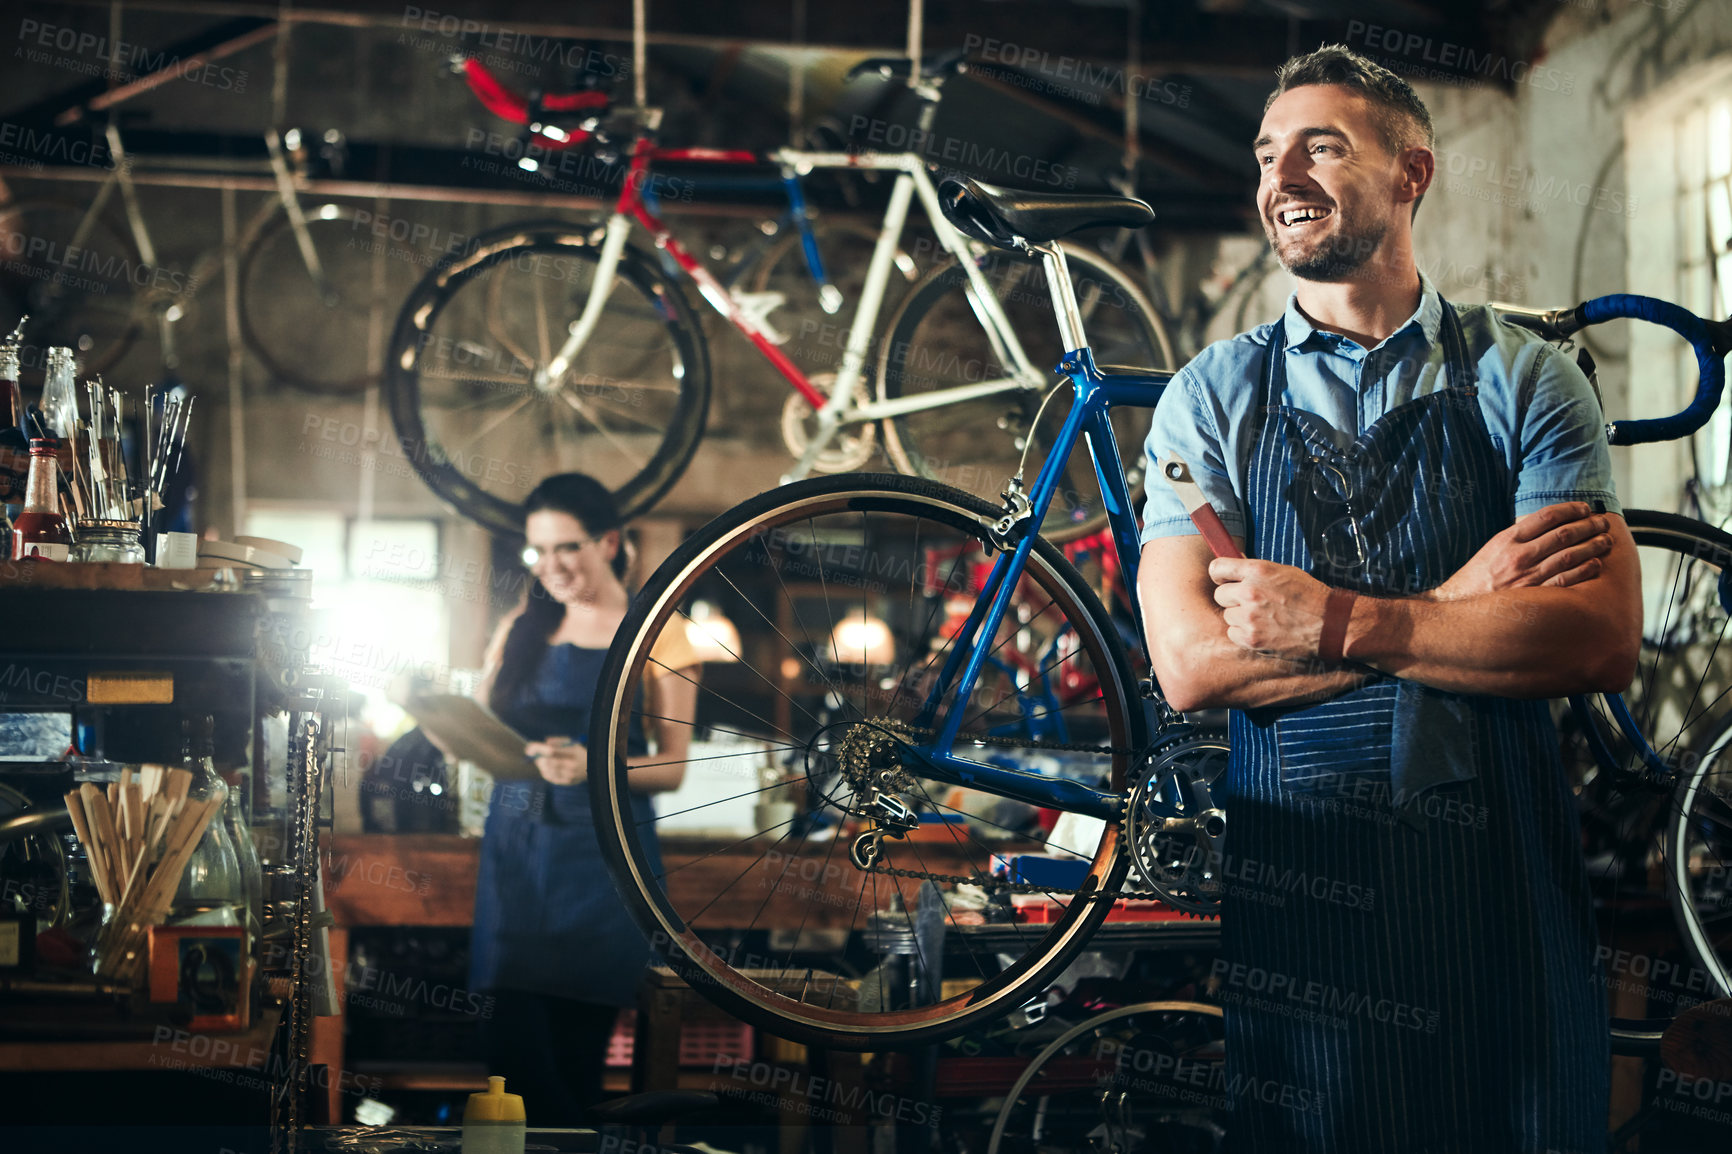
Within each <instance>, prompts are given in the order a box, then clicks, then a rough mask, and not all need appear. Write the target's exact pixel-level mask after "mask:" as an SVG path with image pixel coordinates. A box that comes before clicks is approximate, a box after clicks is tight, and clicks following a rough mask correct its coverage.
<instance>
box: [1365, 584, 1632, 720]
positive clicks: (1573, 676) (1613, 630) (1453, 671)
mask: <svg viewBox="0 0 1732 1154" xmlns="http://www.w3.org/2000/svg"><path fill="white" fill-rule="evenodd" d="M1590 590H1592V591H1590ZM1596 592H1597V593H1599V594H1601V596H1600V597H1596V596H1595V593H1596ZM1606 592H1607V590H1605V589H1604V588H1598V589H1595V587H1594V586H1586V585H1584V586H1581V587H1578V588H1576V589H1561V590H1560V589H1505V590H1500V591H1497V592H1493V593H1485V594H1481V595H1479V596H1475V597H1467V598H1462V599H1460V600H1454V601H1448V600H1444V601H1439V600H1431V599H1428V598H1424V597H1403V598H1374V597H1362V598H1360V599H1359V600H1358V601H1357V602H1355V604H1354V607H1353V615H1352V618H1351V619H1350V621H1349V624H1348V627H1347V637H1346V642H1345V645H1344V647H1343V652H1344V654H1345V655H1346V656H1347V658H1348V659H1349V660H1351V661H1355V662H1358V663H1361V664H1363V665H1367V666H1370V667H1371V668H1373V669H1377V670H1380V671H1382V672H1385V673H1390V674H1394V675H1395V676H1397V677H1403V678H1407V679H1408V680H1411V681H1418V682H1422V683H1424V684H1426V685H1430V686H1432V687H1434V688H1437V689H1444V690H1448V691H1450V692H1454V693H1484V694H1497V695H1499V696H1504V697H1530V698H1531V697H1558V696H1564V695H1567V694H1571V693H1580V692H1595V691H1601V692H1603V691H1617V690H1622V689H1623V688H1624V687H1625V686H1627V685H1628V684H1629V681H1630V677H1631V675H1632V673H1631V670H1632V667H1633V665H1634V662H1635V659H1636V649H1637V646H1638V645H1639V627H1638V629H1630V628H1628V627H1627V624H1626V620H1625V618H1624V617H1622V616H1620V614H1619V613H1618V612H1617V611H1616V606H1613V605H1608V604H1606V603H1605V600H1604V597H1603V595H1604V594H1605V593H1606ZM1635 619H1636V621H1638V622H1639V621H1640V617H1639V614H1638V616H1637V617H1636V618H1635Z"/></svg>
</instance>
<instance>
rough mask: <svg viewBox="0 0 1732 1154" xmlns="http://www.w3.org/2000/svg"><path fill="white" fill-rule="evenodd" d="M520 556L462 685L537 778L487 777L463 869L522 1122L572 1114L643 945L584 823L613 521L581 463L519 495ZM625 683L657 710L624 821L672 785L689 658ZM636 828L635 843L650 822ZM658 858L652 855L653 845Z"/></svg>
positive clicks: (485, 1028)
mask: <svg viewBox="0 0 1732 1154" xmlns="http://www.w3.org/2000/svg"><path fill="white" fill-rule="evenodd" d="M524 510H525V517H524V526H523V534H524V539H525V542H526V545H527V547H526V548H525V549H524V553H523V557H524V562H525V564H527V565H528V567H529V570H530V573H531V574H532V575H533V576H532V580H531V581H530V583H529V589H528V592H527V593H526V595H525V597H524V600H523V601H522V603H521V604H519V606H518V607H517V609H516V610H515V611H514V612H513V613H512V614H510V615H509V616H507V617H506V619H505V620H504V621H502V622H501V623H500V627H499V630H498V632H497V633H496V634H495V636H494V640H493V644H492V645H491V646H489V650H488V659H487V662H486V668H487V672H486V674H485V676H484V678H483V681H482V684H481V686H480V688H479V689H478V690H477V694H476V695H477V697H479V698H480V699H481V700H482V701H483V702H485V703H487V704H488V705H489V706H490V707H491V708H492V709H493V711H494V712H495V713H497V714H498V715H499V717H500V718H501V719H503V720H504V721H505V723H506V724H507V725H510V726H511V727H512V728H513V729H515V730H517V731H518V732H519V733H521V734H523V735H524V736H525V737H527V738H529V739H530V742H529V745H528V746H527V747H526V748H525V751H524V752H525V754H526V755H527V756H528V757H531V758H533V759H534V761H535V768H536V772H537V773H538V774H539V775H540V780H537V781H520V782H500V783H498V784H497V785H496V786H495V788H494V791H493V796H492V799H491V803H490V807H489V810H488V814H487V824H486V827H485V831H484V836H483V838H482V842H481V868H480V872H479V873H478V875H477V877H476V890H475V928H474V934H473V938H472V945H471V952H470V963H469V965H470V969H469V980H470V988H471V989H472V990H475V991H478V992H481V993H483V994H486V995H491V997H492V1001H491V1002H490V1003H484V1004H486V1005H489V1007H490V1011H491V1012H490V1013H486V1014H484V1017H483V1020H482V1023H481V1027H482V1044H483V1050H484V1053H485V1056H486V1061H487V1069H488V1073H490V1074H499V1075H503V1076H504V1077H505V1079H506V1083H505V1084H506V1089H507V1091H508V1092H510V1093H514V1094H522V1095H523V1099H524V1108H525V1112H526V1113H527V1114H528V1115H529V1117H530V1118H531V1120H532V1121H533V1122H534V1124H535V1125H538V1126H546V1125H573V1124H576V1123H578V1122H579V1121H580V1119H581V1117H582V1114H583V1111H584V1110H585V1109H586V1108H587V1107H588V1106H590V1105H591V1104H592V1103H594V1102H595V1101H596V1100H597V1099H598V1098H600V1097H601V1093H602V1090H601V1081H602V1072H603V1065H604V1063H605V1061H606V1057H607V1048H608V1040H609V1038H610V1037H611V1036H612V1034H613V1026H614V1019H615V1017H616V1016H617V1014H618V1012H619V1009H620V1007H622V1006H631V1005H635V1003H636V992H637V987H638V983H639V981H640V980H641V979H642V977H643V973H644V970H645V968H646V967H647V965H648V964H649V961H650V947H649V945H648V943H646V942H645V940H644V938H643V935H642V934H641V933H639V931H638V929H637V926H636V924H635V923H633V921H632V920H631V916H630V914H628V913H627V912H626V909H625V906H624V904H623V903H622V902H621V900H620V898H619V896H618V895H617V893H616V892H615V890H614V886H613V881H612V879H611V878H610V877H609V875H608V872H607V867H606V865H605V864H604V863H603V861H602V857H601V849H600V846H599V845H598V844H597V841H596V836H595V831H594V829H593V827H592V825H591V819H590V804H589V787H588V784H587V770H588V752H587V750H586V749H585V748H584V746H583V744H582V743H583V742H584V741H585V740H586V739H587V737H588V734H589V716H590V703H591V701H592V699H593V697H594V695H595V691H596V688H597V676H598V674H599V673H600V670H601V664H602V659H603V658H604V657H605V656H606V654H607V649H608V646H609V645H610V644H612V642H613V635H614V633H615V632H616V631H617V630H618V629H619V626H620V623H621V621H623V620H624V619H625V613H626V607H627V605H628V604H629V602H630V595H629V594H628V593H627V592H626V588H625V585H624V580H623V579H624V576H625V572H626V554H625V549H624V542H623V541H622V540H621V530H622V528H623V526H622V525H621V522H620V517H619V512H618V509H617V507H616V506H615V504H614V501H613V497H612V494H610V493H609V492H608V491H607V489H606V488H605V487H604V486H603V485H602V484H601V483H600V482H598V481H596V480H595V479H594V478H593V477H588V476H585V475H584V474H581V473H561V474H558V475H556V476H552V477H548V478H547V479H546V480H544V481H542V482H541V483H540V484H539V485H537V486H536V487H535V489H534V490H533V491H531V492H530V494H529V497H528V499H527V500H526V501H525V502H524ZM653 656H654V658H655V660H656V661H657V662H658V664H656V665H655V666H654V667H653V668H655V669H656V670H657V673H658V675H657V676H653V677H650V678H646V683H645V685H644V686H643V688H642V690H641V691H640V693H641V697H640V700H641V701H642V709H641V713H642V714H643V715H647V716H649V717H653V718H658V719H662V720H658V721H657V722H656V723H655V729H656V736H657V738H658V741H657V746H658V748H657V751H656V753H655V754H654V755H653V756H651V755H650V753H649V745H648V742H647V741H646V740H645V738H646V734H645V732H644V729H643V722H642V718H641V717H640V716H638V715H637V714H634V716H633V718H632V720H631V729H630V732H629V742H628V749H629V751H630V754H631V757H630V762H631V764H633V765H634V766H635V765H638V764H640V763H653V764H644V765H643V768H641V769H634V770H633V771H632V774H631V781H632V788H633V790H634V791H635V792H636V796H635V797H634V798H633V799H632V801H633V808H634V810H635V811H636V812H637V815H638V817H639V820H640V821H643V822H652V821H653V819H654V810H653V809H652V807H651V805H650V799H649V797H648V795H649V794H652V793H657V792H661V791H663V790H671V789H676V788H678V786H679V784H680V781H681V779H682V778H683V777H684V775H685V759H686V754H687V750H688V746H689V742H690V736H691V725H690V722H691V720H692V719H693V717H694V715H695V712H696V703H697V676H698V669H697V658H696V656H695V654H694V653H693V652H692V651H691V650H690V649H689V647H688V648H686V649H685V651H684V652H671V651H667V650H662V649H658V651H657V652H656V653H655V654H654V655H653ZM643 828H645V829H646V830H649V831H650V833H649V834H648V835H647V840H648V841H649V845H648V846H647V847H646V848H648V849H649V850H650V852H651V853H655V852H656V847H655V846H654V843H653V829H654V827H653V825H646V826H644V827H643ZM658 856H659V855H658Z"/></svg>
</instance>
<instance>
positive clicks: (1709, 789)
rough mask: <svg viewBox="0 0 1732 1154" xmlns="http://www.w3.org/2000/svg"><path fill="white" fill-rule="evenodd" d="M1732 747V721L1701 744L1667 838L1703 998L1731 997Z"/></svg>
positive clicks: (1675, 906) (1675, 895)
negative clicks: (1702, 984)
mask: <svg viewBox="0 0 1732 1154" xmlns="http://www.w3.org/2000/svg"><path fill="white" fill-rule="evenodd" d="M1728 747H1732V717H1729V718H1727V719H1725V720H1724V721H1722V722H1721V723H1720V726H1719V728H1718V729H1717V730H1716V731H1715V732H1714V733H1713V735H1711V736H1710V737H1709V738H1708V740H1707V741H1705V742H1704V743H1703V744H1702V747H1701V749H1700V750H1699V751H1698V759H1697V762H1696V764H1695V766H1693V767H1692V768H1691V769H1690V771H1689V772H1688V773H1686V774H1684V775H1683V776H1682V777H1681V778H1680V779H1679V781H1678V787H1677V791H1676V793H1675V794H1674V795H1673V799H1672V822H1671V826H1670V828H1669V829H1668V830H1667V834H1666V856H1665V863H1666V867H1667V870H1668V881H1669V882H1670V886H1671V898H1672V912H1673V914H1674V916H1675V917H1676V918H1677V920H1678V925H1679V928H1680V929H1681V930H1682V931H1683V933H1684V942H1685V946H1686V948H1687V949H1688V951H1689V954H1690V957H1691V959H1692V960H1693V961H1694V962H1695V963H1696V965H1697V966H1699V967H1700V968H1701V969H1700V972H1701V973H1702V974H1704V975H1705V976H1706V979H1707V982H1706V988H1705V989H1704V990H1702V991H1700V992H1701V994H1702V996H1703V997H1704V998H1711V997H1719V998H1725V997H1732V759H1729V757H1728ZM1692 992H1693V993H1694V992H1696V991H1692ZM1683 1008H1684V1007H1679V1009H1683Z"/></svg>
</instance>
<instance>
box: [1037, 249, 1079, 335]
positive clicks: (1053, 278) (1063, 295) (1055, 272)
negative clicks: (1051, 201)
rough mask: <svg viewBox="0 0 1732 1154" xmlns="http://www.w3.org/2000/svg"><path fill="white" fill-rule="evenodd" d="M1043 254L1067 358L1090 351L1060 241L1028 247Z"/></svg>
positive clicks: (1041, 260)
mask: <svg viewBox="0 0 1732 1154" xmlns="http://www.w3.org/2000/svg"><path fill="white" fill-rule="evenodd" d="M1028 248H1029V251H1031V252H1037V253H1039V254H1040V262H1041V267H1042V268H1043V269H1045V270H1046V283H1047V287H1048V288H1049V289H1050V290H1051V291H1052V311H1053V315H1054V317H1055V319H1056V320H1057V321H1058V335H1059V339H1060V340H1062V341H1063V342H1064V351H1065V353H1066V354H1067V355H1068V354H1070V353H1074V352H1076V351H1077V350H1078V349H1086V348H1088V337H1086V336H1084V335H1083V322H1082V309H1080V308H1079V307H1078V306H1077V303H1076V289H1075V287H1073V286H1072V285H1071V283H1070V265H1069V264H1067V263H1066V262H1065V259H1064V249H1063V248H1062V247H1061V246H1060V245H1059V243H1058V242H1057V241H1050V242H1048V243H1046V244H1035V245H1029V246H1028Z"/></svg>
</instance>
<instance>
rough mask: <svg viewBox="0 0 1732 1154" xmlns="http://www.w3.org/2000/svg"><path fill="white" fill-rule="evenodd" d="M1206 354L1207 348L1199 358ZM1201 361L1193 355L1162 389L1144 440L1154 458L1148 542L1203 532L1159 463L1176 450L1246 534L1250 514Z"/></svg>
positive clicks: (1147, 483) (1147, 487) (1228, 520)
mask: <svg viewBox="0 0 1732 1154" xmlns="http://www.w3.org/2000/svg"><path fill="white" fill-rule="evenodd" d="M1206 357H1207V354H1205V355H1204V356H1203V357H1199V358H1198V360H1199V361H1201V360H1204V359H1206ZM1196 364H1197V362H1196V361H1193V362H1192V364H1191V365H1187V366H1186V367H1185V368H1183V369H1180V370H1179V372H1178V373H1177V374H1176V375H1175V376H1174V377H1173V379H1172V382H1171V383H1170V384H1169V385H1168V386H1167V391H1166V392H1165V393H1163V394H1162V395H1161V400H1160V403H1159V404H1158V405H1156V406H1155V413H1154V418H1153V419H1152V421H1151V422H1150V424H1149V435H1148V439H1147V440H1146V441H1145V442H1144V444H1143V452H1144V454H1145V456H1146V457H1147V458H1148V468H1147V469H1146V470H1145V471H1144V491H1145V500H1144V503H1143V532H1142V543H1143V544H1147V543H1148V542H1150V541H1152V540H1154V539H1155V538H1157V537H1182V536H1185V535H1186V534H1194V533H1196V532H1197V527H1196V526H1195V525H1193V524H1192V523H1191V518H1190V517H1189V515H1187V514H1186V512H1185V507H1184V505H1183V504H1181V503H1180V501H1179V496H1178V494H1177V493H1175V492H1174V491H1173V487H1172V485H1170V484H1168V483H1167V481H1166V479H1165V478H1164V477H1162V476H1161V473H1160V470H1159V469H1158V468H1156V462H1157V461H1164V460H1166V459H1167V458H1169V457H1173V456H1178V457H1179V458H1181V459H1182V460H1183V461H1184V462H1185V464H1187V465H1189V466H1190V468H1191V477H1192V478H1193V479H1194V480H1195V481H1196V482H1197V484H1198V486H1199V487H1200V488H1201V489H1202V490H1203V495H1204V496H1205V497H1207V498H1208V501H1209V504H1211V505H1213V506H1214V507H1215V512H1216V513H1218V514H1220V517H1221V522H1222V524H1224V525H1225V526H1226V527H1227V532H1229V533H1231V534H1233V535H1234V536H1235V537H1243V536H1244V535H1245V514H1244V511H1243V506H1242V504H1241V503H1240V500H1239V495H1238V493H1236V492H1235V491H1234V489H1233V480H1232V476H1231V474H1230V473H1229V472H1228V470H1227V459H1226V452H1225V449H1224V448H1223V439H1222V436H1221V430H1220V425H1219V422H1218V420H1217V414H1216V412H1215V407H1214V406H1213V405H1211V404H1208V403H1206V395H1205V393H1204V390H1203V386H1202V382H1201V381H1200V380H1199V379H1198V378H1197V374H1196V373H1195V371H1193V367H1194V366H1195V365H1196Z"/></svg>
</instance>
